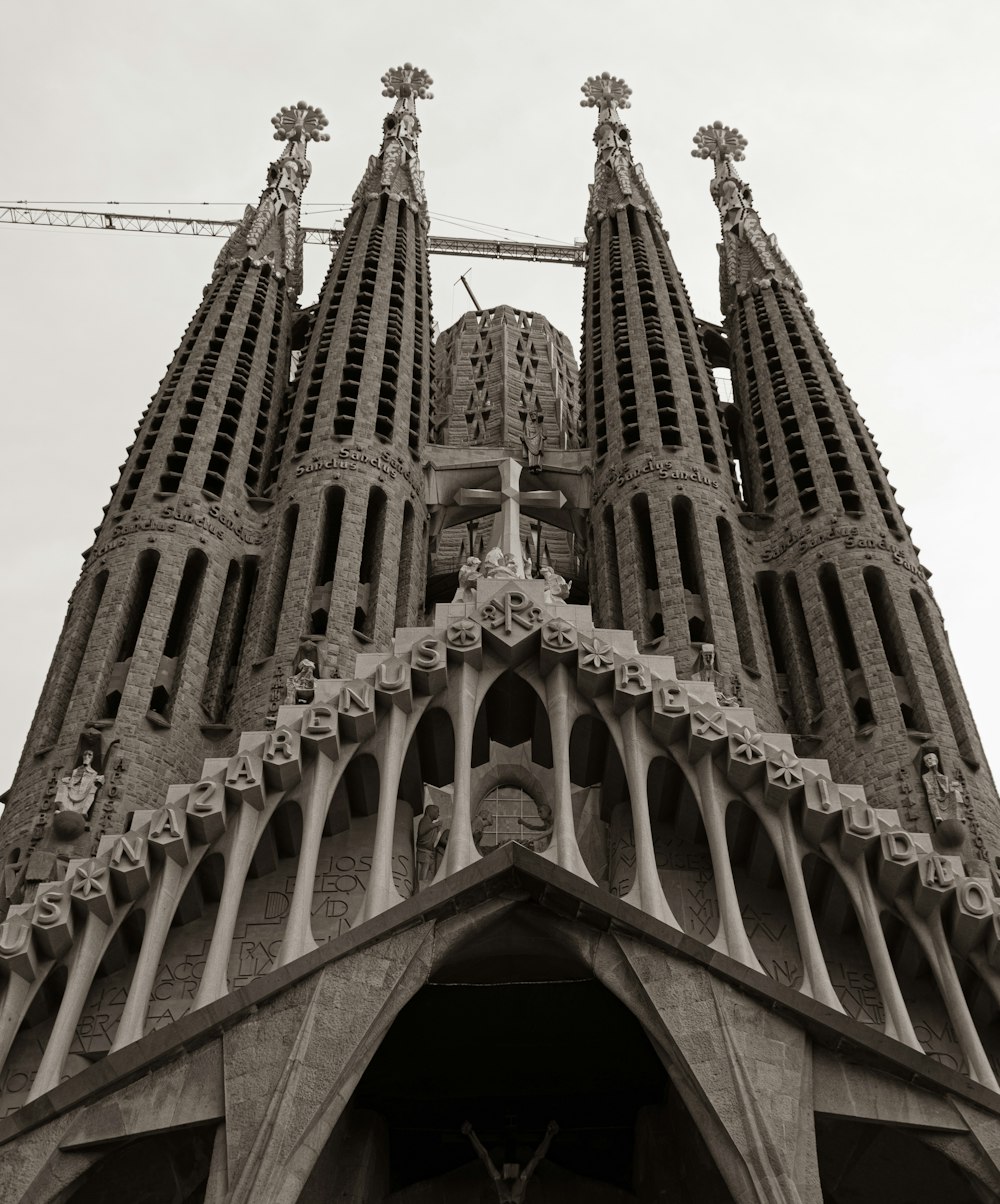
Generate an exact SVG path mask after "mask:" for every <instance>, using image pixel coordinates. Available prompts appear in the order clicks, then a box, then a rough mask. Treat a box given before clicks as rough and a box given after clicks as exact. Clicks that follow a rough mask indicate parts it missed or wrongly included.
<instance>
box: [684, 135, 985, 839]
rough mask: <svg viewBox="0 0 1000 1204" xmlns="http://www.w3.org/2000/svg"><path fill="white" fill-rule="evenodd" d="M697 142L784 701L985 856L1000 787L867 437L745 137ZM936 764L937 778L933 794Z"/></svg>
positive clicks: (940, 828)
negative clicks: (754, 189)
mask: <svg viewBox="0 0 1000 1204" xmlns="http://www.w3.org/2000/svg"><path fill="white" fill-rule="evenodd" d="M694 141H695V144H696V149H695V150H693V151H692V152H691V153H692V154H693V155H694V156H696V157H700V158H704V159H710V160H711V161H712V163H713V164H714V167H715V176H714V179H713V180H712V185H711V192H712V198H713V200H714V201H715V203H716V205H717V206H718V209H719V213H720V215H721V219H722V242H721V244H720V245H719V255H720V283H721V294H722V309H723V314H724V320H725V329H726V333H727V335H728V340H729V344H730V348H731V355H732V368H733V387H734V393H735V396H736V399H737V408H738V410H739V411H740V413H739V424H738V426H736V427H735V429H737V430H738V432H739V433H738V454H739V457H740V462H741V463H742V465H743V471H744V481H745V484H746V488H747V513H746V514H745V516H744V518H745V521H746V522H747V523H748V525H749V526H750V527H751V528H752V529H753V530H754V533H755V558H756V559H757V561H758V566H759V567H758V570H757V573H756V590H757V595H758V601H759V604H760V608H761V613H762V614H763V616H764V626H765V629H766V633H767V647H768V658H767V659H768V661H769V666H770V669H771V672H772V680H773V682H774V685H775V689H776V690H777V694H778V698H779V701H780V704H781V711H782V715H783V717H784V719H785V722H786V723H787V724H788V725H789V728H790V730H792V731H795V732H798V733H801V734H802V736H803V737H804V739H803V742H802V743H803V747H805V745H806V744H810V745H811V747H812V749H813V750H814V751H815V753H816V755H819V756H824V757H827V758H828V759H829V761H830V763H831V765H834V766H836V768H837V770H838V772H841V773H843V774H844V775H846V776H850V777H854V778H857V779H859V780H863V781H865V782H867V783H869V784H870V789H871V791H872V793H873V795H874V797H876V798H877V799H879V800H880V801H882V802H884V803H885V804H887V805H896V806H899V805H901V806H902V810H903V812H904V814H905V815H906V817H907V821H908V827H910V828H911V829H912V830H914V831H921V832H933V833H935V836H936V841H937V843H938V844H939V846H940V847H941V848H942V849H943V850H944V849H947V850H951V849H958V848H964V849H965V856H966V858H967V859H968V858H970V857H971V858H974V859H975V858H979V859H981V860H985V859H986V858H987V856H988V854H987V847H988V846H995V845H996V844H997V838H998V835H1000V830H998V827H997V824H998V820H1000V805H998V801H997V794H996V788H995V786H994V784H993V781H992V778H991V776H990V772H989V768H988V766H987V765H986V763H985V759H984V757H983V751H982V746H981V744H980V742H979V737H978V735H977V733H976V729H975V725H974V723H973V721H972V717H971V715H970V712H969V706H968V702H967V701H966V699H965V695H964V693H963V692H962V687H961V684H960V682H959V678H958V673H957V671H956V669H955V664H954V661H953V659H952V655H951V650H950V647H949V645H948V637H947V635H946V633H945V630H944V626H943V624H942V620H941V615H940V612H939V610H938V607H937V604H936V603H935V601H934V596H933V594H932V592H931V590H930V588H929V586H928V583H927V578H928V576H929V574H928V573H927V572H926V570H925V569H924V568H923V567H922V566H921V564H920V559H919V552H918V549H917V548H916V547H915V546H914V544H913V542H912V540H911V538H910V529H909V527H908V526H907V525H906V523H905V522H904V521H903V513H902V509H901V507H900V506H899V504H898V503H897V501H896V497H895V491H894V490H893V488H892V486H891V485H890V484H889V481H888V478H887V476H886V472H885V468H884V467H883V465H882V462H881V458H880V456H879V450H878V447H877V446H876V444H875V441H874V440H873V439H872V437H871V434H870V433H869V431H868V428H867V426H866V425H865V422H864V420H863V419H862V418H861V416H860V414H859V413H858V409H857V406H856V405H855V403H854V400H853V398H852V397H851V394H850V392H849V390H848V388H847V386H846V384H845V383H844V379H843V377H842V375H841V373H840V370H839V369H838V367H837V365H836V362H835V361H834V359H833V356H832V355H831V353H830V349H829V348H828V346H827V344H826V341H825V340H824V338H823V335H822V334H821V332H820V330H819V327H818V326H817V323H816V318H815V315H814V313H813V311H812V309H811V308H809V306H808V305H807V304H806V298H805V296H804V294H803V291H802V286H801V284H800V282H799V279H798V277H797V276H796V274H795V272H794V271H793V269H792V268H791V266H790V265H789V263H788V261H787V259H786V258H785V257H784V255H783V254H782V252H781V250H780V248H779V247H778V243H777V240H776V239H775V238H774V236H773V235H772V236H768V235H767V234H765V232H764V230H763V228H762V226H761V222H760V218H759V217H758V215H757V211H756V209H755V208H754V202H753V197H752V195H751V192H750V188H749V186H748V185H747V184H745V183H744V182H743V181H742V180H741V179H740V177H739V175H738V174H737V172H736V169H735V167H734V163H736V162H738V161H740V160H742V159H743V157H744V155H743V151H744V148H745V147H746V139H745V138H744V137H743V135H742V134H740V132H739V130H736V129H730V128H729V127H728V126H725V125H723V124H722V123H721V122H715V123H714V124H713V125H710V126H703V127H702V128H701V129H700V130H699V131H698V134H697V135H696V136H695V139H694ZM928 756H931V757H935V758H936V761H937V765H936V768H935V767H934V766H933V764H932V763H929V762H927V760H926V758H927V757H928ZM928 774H930V775H931V777H930V778H927V777H926V775H928ZM935 774H936V775H938V778H935V777H934V775H935ZM941 774H943V775H944V777H945V778H947V779H948V786H947V788H945V787H942V788H941V790H939V791H936V792H935V791H933V790H932V791H931V794H930V795H928V793H927V790H926V789H925V788H924V783H925V781H931V780H939V778H940V775H941Z"/></svg>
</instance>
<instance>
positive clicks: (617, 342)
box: [608, 214, 639, 447]
mask: <svg viewBox="0 0 1000 1204" xmlns="http://www.w3.org/2000/svg"><path fill="white" fill-rule="evenodd" d="M618 217H619V219H620V218H621V214H619V215H618ZM608 229H609V233H610V244H609V250H610V255H609V262H610V267H611V326H612V335H613V341H614V349H615V366H616V369H617V374H618V404H619V412H620V418H621V429H622V441H623V443H624V446H625V447H635V445H636V444H637V443H638V442H639V410H638V406H637V403H636V396H635V377H634V375H633V372H632V350H631V341H630V339H629V334H628V315H627V311H626V307H625V281H624V278H623V276H622V252H621V241H620V238H619V234H618V228H617V226H616V225H615V219H614V218H610V219H608Z"/></svg>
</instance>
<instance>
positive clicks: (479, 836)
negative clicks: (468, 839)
mask: <svg viewBox="0 0 1000 1204" xmlns="http://www.w3.org/2000/svg"><path fill="white" fill-rule="evenodd" d="M492 823H493V812H492V811H480V812H478V813H477V814H476V817H475V819H474V820H473V821H472V843H473V844H474V845H475V846H476V850H477V851H478V852H480V853H481V852H482V851H483V848H482V845H483V833H484V832H485V831H486V829H487V828H488V827H490V825H491V824H492Z"/></svg>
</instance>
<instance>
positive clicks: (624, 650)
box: [0, 63, 1000, 1204]
mask: <svg viewBox="0 0 1000 1204" xmlns="http://www.w3.org/2000/svg"><path fill="white" fill-rule="evenodd" d="M382 82H383V86H384V95H386V96H387V97H389V98H392V99H393V100H394V108H393V110H392V112H391V113H390V114H389V115H388V117H387V118H386V119H385V123H384V127H383V130H384V138H383V142H382V147H381V150H380V152H379V154H378V155H376V156H374V157H373V158H372V159H371V160H370V161H369V164H368V167H367V169H366V171H365V172H364V175H363V178H362V182H361V184H360V186H359V188H358V190H357V192H356V193H355V196H354V202H353V206H352V209H351V212H350V215H349V217H348V220H347V222H346V225H345V229H344V231H343V236H342V239H341V241H340V243H339V246H338V249H337V251H336V254H335V255H334V257H333V262H332V264H331V267H330V270H329V273H328V275H327V278H326V281H325V282H324V284H323V287H322V290H321V294H320V297H319V300H318V302H317V303H316V304H315V305H313V306H310V307H306V308H301V307H300V306H299V305H298V292H299V281H300V266H301V258H300V257H301V238H300V232H299V227H298V214H299V202H300V198H301V195H302V189H303V187H304V186H305V183H306V181H307V179H308V176H309V171H310V167H309V163H308V161H307V160H306V157H305V149H306V145H307V143H308V142H309V141H322V140H325V138H326V135H325V133H323V130H324V127H325V126H326V119H325V118H324V117H323V115H322V113H321V112H320V111H319V110H318V109H314V108H312V107H311V106H308V105H305V104H299V105H297V106H293V107H291V108H288V109H283V110H282V111H281V113H279V114H278V116H277V117H276V118H274V124H275V127H276V135H275V136H276V137H278V138H279V139H280V140H281V141H282V142H283V143H284V144H285V145H284V149H283V152H282V154H281V156H280V157H279V158H278V159H277V160H276V161H275V162H274V163H273V164H272V165H271V168H270V171H269V174H268V180H267V186H266V188H265V190H264V193H263V195H262V197H261V200H260V203H259V204H258V205H257V206H256V207H251V208H250V209H248V210H247V212H246V215H245V218H244V220H243V221H242V223H241V224H240V225H239V228H238V229H237V230H236V232H235V233H234V234H233V236H232V238H231V239H230V240H229V242H228V243H227V245H226V247H225V248H224V250H223V253H222V255H221V256H220V257H219V260H218V263H217V265H216V268H215V272H214V274H213V276H212V280H211V283H210V285H209V288H208V290H207V291H206V293H205V297H204V300H203V302H202V305H201V307H200V308H199V310H198V311H197V313H196V315H195V318H194V320H193V322H192V325H191V327H190V329H189V331H188V332H187V335H186V336H185V341H184V343H183V344H182V346H181V348H180V349H179V350H178V352H177V355H176V357H175V359H174V361H173V363H172V365H171V367H170V370H169V372H168V374H167V377H166V378H165V380H164V382H163V384H162V386H161V387H160V390H159V391H158V393H157V394H156V396H155V397H154V399H153V403H152V406H151V407H150V409H149V410H148V411H147V413H146V414H145V415H144V417H143V419H142V422H141V424H140V426H139V429H138V432H137V440H136V443H135V445H134V446H133V447H132V449H130V452H129V458H128V460H127V462H126V464H125V466H124V468H123V472H122V477H121V480H120V481H119V483H118V485H117V487H116V489H115V491H114V494H113V497H112V501H111V503H110V504H109V507H108V510H107V513H106V515H105V517H104V520H103V522H102V525H101V526H100V527H99V528H98V532H97V540H96V542H95V545H94V547H93V548H92V549H91V550H90V551H89V552H88V554H87V556H86V558H85V563H84V568H83V572H82V574H81V579H80V583H79V585H78V587H77V589H76V591H75V592H74V596H73V598H72V600H71V604H70V611H69V616H68V618H67V622H66V628H65V630H64V632H63V635H62V636H61V638H60V642H59V646H58V648H57V652H56V658H55V661H54V664H53V669H52V671H51V673H50V675H49V680H48V682H47V683H46V687H45V692H44V695H43V699H42V702H41V704H40V706H39V710H38V713H37V715H36V717H35V720H34V723H33V725H32V728H31V731H30V733H29V737H28V744H27V747H26V750H25V753H24V757H23V759H22V762H21V765H20V767H19V770H18V775H17V779H16V781H15V783H14V787H13V788H12V791H11V793H10V796H9V802H8V806H7V810H6V813H5V814H4V816H3V818H2V820H0V875H2V876H0V1167H2V1173H0V1204H14V1202H15V1201H16V1202H19V1204H104V1202H105V1201H108V1200H116V1201H117V1200H125V1199H127V1200H129V1201H135V1202H136V1204H159V1202H161V1201H166V1200H169V1201H171V1204H251V1202H253V1204H256V1202H258V1201H264V1202H266V1204H326V1202H327V1201H330V1200H332V1199H337V1200H340V1201H353V1202H355V1204H362V1202H363V1201H364V1202H368V1204H376V1202H380V1204H429V1202H430V1201H434V1202H435V1204H439V1202H444V1204H465V1202H467V1201H469V1200H476V1199H478V1200H485V1199H493V1198H497V1199H500V1200H523V1199H525V1198H527V1199H528V1200H531V1201H535V1202H537V1204H545V1202H546V1201H551V1202H558V1201H565V1200H568V1199H573V1200H575V1201H579V1202H580V1204H632V1202H635V1204H654V1202H660V1201H665V1200H666V1201H672V1202H673V1204H703V1202H707V1204H729V1202H731V1201H733V1200H739V1201H741V1204H744V1202H745V1204H911V1202H912V1201H914V1200H925V1199H931V1198H934V1199H942V1200H949V1201H951V1200H954V1201H957V1202H963V1204H964V1201H989V1200H996V1199H1000V1154H998V1151H1000V1078H998V1076H1000V897H998V894H997V891H996V889H995V887H996V874H995V866H996V865H997V862H996V860H995V858H996V857H997V854H998V852H1000V849H998V836H1000V833H998V832H997V826H998V823H1000V807H998V804H997V800H996V796H995V793H994V790H993V786H992V783H991V780H990V778H989V774H988V770H987V768H986V766H985V764H984V763H983V761H982V756H981V750H980V747H979V744H978V741H977V738H976V736H975V730H974V728H973V725H972V720H971V718H970V716H969V715H968V710H967V707H966V705H965V702H964V699H963V696H962V694H961V686H960V685H959V682H958V678H957V674H956V672H955V667H954V664H953V663H952V660H951V657H950V653H949V651H948V645H947V638H946V636H945V634H944V629H943V627H942V625H941V619H940V615H939V613H938V611H937V608H936V606H935V603H934V600H933V597H932V596H931V594H930V591H929V589H928V587H927V580H926V577H927V574H926V573H925V572H924V571H923V569H922V568H921V567H920V564H919V559H918V554H917V550H916V549H915V548H914V547H913V545H912V543H911V542H910V539H909V532H908V530H907V529H906V527H905V524H903V521H902V515H901V512H900V510H899V508H898V507H897V505H896V503H895V500H894V498H893V494H892V490H891V488H890V487H889V485H888V481H887V480H886V477H885V473H884V470H883V468H882V465H881V462H880V459H879V456H878V452H877V449H876V447H875V445H874V443H873V442H872V440H871V437H870V435H869V434H868V431H867V429H866V427H865V426H864V424H863V422H862V421H861V419H860V417H859V415H858V412H857V410H856V408H855V406H854V403H853V401H852V399H851V397H850V395H849V393H848V392H847V389H846V387H845V386H844V383H843V380H842V378H841V377H840V375H839V372H838V370H837V368H836V365H835V364H834V361H833V359H832V357H831V355H830V352H829V350H828V349H827V347H826V345H825V343H824V341H823V338H822V336H821V334H820V333H819V330H818V328H817V326H816V323H815V320H814V317H813V314H812V312H811V310H809V309H808V308H807V307H806V304H805V298H804V297H803V295H802V292H801V288H800V285H799V282H798V280H797V278H796V277H795V274H794V272H793V271H792V269H791V268H790V267H789V266H788V263H787V261H786V260H785V259H784V258H783V256H782V255H781V252H780V251H779V250H778V247H777V244H776V242H775V240H774V239H773V238H769V237H767V236H765V235H764V234H763V232H762V230H761V227H760V222H759V219H758V216H757V212H756V210H755V208H754V205H753V201H752V198H751V196H750V192H749V189H748V188H747V186H746V185H745V184H744V183H743V181H742V180H740V179H739V177H738V176H737V174H736V172H735V167H734V164H735V163H736V162H738V161H739V160H740V159H742V155H743V148H744V146H745V142H744V140H743V138H742V136H741V135H740V134H739V132H738V131H737V130H734V129H729V128H727V127H725V126H723V125H722V124H721V123H716V124H715V125H713V126H707V127H704V128H703V129H701V130H700V131H699V133H698V135H697V136H696V138H695V143H696V150H695V154H696V155H698V156H700V157H704V158H706V159H711V160H712V162H713V164H714V167H715V179H714V181H713V185H712V195H713V198H714V199H715V201H716V203H717V204H718V207H719V210H720V213H721V215H722V227H723V235H722V238H723V241H722V246H721V248H720V250H721V254H722V293H723V297H722V300H723V310H724V321H725V328H724V330H725V336H726V337H725V338H724V337H723V335H722V333H717V334H716V333H713V334H712V335H711V339H710V340H709V338H708V337H707V336H706V337H705V338H703V337H702V333H703V332H704V331H706V330H713V331H714V330H718V328H712V327H711V324H709V323H705V322H703V321H701V320H699V319H698V318H696V316H695V314H694V312H693V311H692V308H691V303H690V300H689V298H688V296H687V293H686V290H685V288H684V284H683V282H682V280H681V278H680V275H679V273H678V271H677V268H676V266H675V264H674V261H673V258H672V256H671V253H670V250H669V246H668V242H667V236H666V233H665V232H664V230H663V227H662V225H661V220H660V213H659V210H658V208H657V206H656V203H655V201H654V199H653V197H652V195H651V193H650V190H649V187H648V185H647V183H646V180H645V177H644V174H643V171H642V169H641V167H640V166H639V165H638V164H637V163H636V162H635V161H634V159H633V157H632V150H631V146H630V141H629V133H628V130H627V128H626V127H625V126H624V124H623V123H622V118H621V115H622V112H623V110H625V109H626V108H627V107H628V105H629V96H630V89H629V87H628V86H627V85H626V84H625V83H624V81H622V80H621V79H619V78H617V77H614V76H612V75H610V74H609V73H605V74H604V75H601V76H594V77H591V78H590V79H589V80H588V81H587V83H586V84H585V85H584V87H583V92H584V98H585V99H584V105H585V106H586V107H591V108H596V109H597V119H598V125H597V134H596V142H597V147H598V158H597V167H596V172H595V181H594V186H593V189H592V192H591V199H590V207H589V210H588V214H587V226H586V233H587V243H586V247H587V267H586V278H585V294H584V304H583V314H584V324H583V340H582V369H581V371H580V373H579V378H578V374H577V369H576V366H575V364H574V363H573V359H572V352H571V349H570V347H569V344H568V341H567V340H566V338H565V336H564V335H562V334H561V333H560V332H558V331H556V330H555V329H554V328H553V327H552V326H551V325H550V324H549V323H548V322H547V321H546V320H545V318H543V317H542V316H541V315H540V314H537V313H534V312H533V311H529V310H525V309H515V308H513V307H511V306H506V305H496V306H493V307H490V308H486V309H477V310H476V311H475V312H473V313H469V314H466V315H465V316H464V317H462V318H461V319H460V320H459V322H458V323H457V324H456V325H455V326H453V327H452V328H451V329H450V330H448V331H445V332H444V334H443V335H442V336H441V338H440V339H439V340H438V344H437V348H436V351H437V355H436V361H432V347H431V331H432V327H431V317H430V278H429V273H428V266H427V255H428V251H429V249H431V247H432V243H431V241H430V239H429V234H428V220H427V217H428V215H427V208H426V203H425V200H424V193H423V176H422V172H421V170H420V166H419V162H418V160H417V138H418V135H419V128H420V127H419V121H418V119H417V115H416V108H415V106H416V102H417V100H424V99H429V98H430V93H429V91H428V89H429V86H430V84H431V80H430V78H429V76H428V75H427V73H426V72H425V71H423V70H422V69H420V68H417V67H414V66H412V65H411V64H408V63H407V64H404V65H403V66H401V67H397V68H393V69H392V70H390V71H388V72H387V73H386V74H385V76H384V77H383V81H382ZM709 343H710V346H709ZM727 357H728V358H729V360H730V361H731V364H732V369H733V379H734V393H735V402H734V403H732V404H730V403H728V402H726V403H722V402H721V401H720V398H719V395H718V394H717V392H716V385H715V381H714V379H713V368H715V367H718V366H719V365H720V364H721V363H723V362H724V361H725V360H726V359H727ZM578 386H579V391H578Z"/></svg>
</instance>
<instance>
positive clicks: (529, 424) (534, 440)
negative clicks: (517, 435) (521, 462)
mask: <svg viewBox="0 0 1000 1204" xmlns="http://www.w3.org/2000/svg"><path fill="white" fill-rule="evenodd" d="M546 440H547V436H546V434H545V431H544V429H543V428H542V416H541V414H527V413H526V414H525V415H524V429H523V430H522V431H521V442H522V443H523V444H524V451H525V454H526V455H527V457H528V469H529V471H531V472H540V471H541V468H542V456H543V455H544V454H545V443H546Z"/></svg>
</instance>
